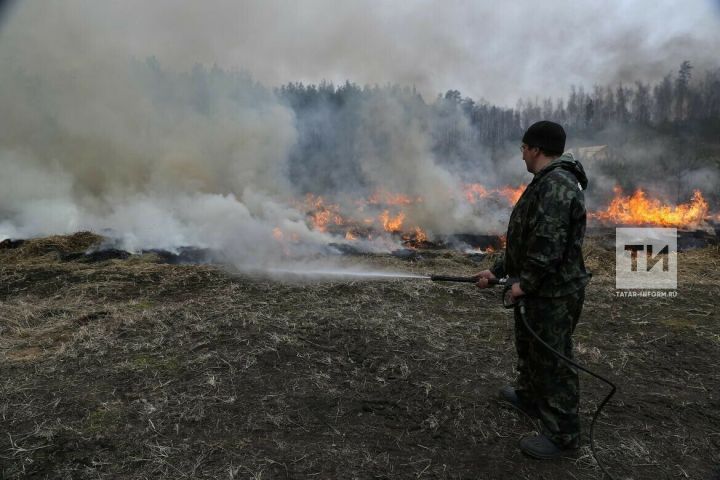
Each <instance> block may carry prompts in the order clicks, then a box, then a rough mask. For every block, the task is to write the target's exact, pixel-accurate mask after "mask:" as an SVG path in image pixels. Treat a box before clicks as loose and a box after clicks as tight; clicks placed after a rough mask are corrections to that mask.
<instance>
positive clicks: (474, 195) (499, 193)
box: [463, 183, 527, 205]
mask: <svg viewBox="0 0 720 480" xmlns="http://www.w3.org/2000/svg"><path fill="white" fill-rule="evenodd" d="M526 187H527V185H526V184H524V183H522V184H520V186H518V187H510V186H505V187H499V188H492V189H488V188H486V187H485V186H483V185H482V184H480V183H467V184H465V185H463V190H464V192H465V198H466V199H467V201H468V202H470V203H473V204H474V203H477V202H478V200H480V199H481V198H488V197H494V196H496V197H502V198H504V199H505V200H506V201H507V202H508V203H509V204H510V205H515V204H516V203H517V201H518V200H520V196H521V195H522V194H523V192H524V191H525V188H526Z"/></svg>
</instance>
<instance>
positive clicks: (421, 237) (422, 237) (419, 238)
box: [415, 227, 428, 243]
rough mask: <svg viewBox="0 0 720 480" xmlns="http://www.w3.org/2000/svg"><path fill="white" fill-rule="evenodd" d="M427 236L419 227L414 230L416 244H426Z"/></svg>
mask: <svg viewBox="0 0 720 480" xmlns="http://www.w3.org/2000/svg"><path fill="white" fill-rule="evenodd" d="M427 239H428V237H427V234H426V233H425V232H424V231H423V230H422V228H420V227H416V228H415V241H416V242H418V243H422V242H427Z"/></svg>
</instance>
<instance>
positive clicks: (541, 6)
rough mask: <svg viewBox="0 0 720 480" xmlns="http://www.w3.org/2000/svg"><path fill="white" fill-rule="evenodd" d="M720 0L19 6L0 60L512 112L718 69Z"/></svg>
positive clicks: (283, 0) (158, 1) (11, 13)
mask: <svg viewBox="0 0 720 480" xmlns="http://www.w3.org/2000/svg"><path fill="white" fill-rule="evenodd" d="M719 5H720V2H718V1H717V0H715V1H711V0H688V1H685V2H677V1H674V0H660V1H652V2H650V1H627V0H624V1H619V0H610V1H605V2H594V1H586V0H583V1H546V2H542V3H539V2H535V1H532V0H516V1H513V2H503V3H501V2H488V1H460V0H455V1H452V0H450V1H448V0H444V1H439V0H413V1H404V2H393V1H387V0H361V1H345V2H337V1H331V0H304V1H291V0H263V1H253V2H250V1H237V0H209V1H203V2H197V1H188V0H154V1H152V2H147V1H142V0H124V1H122V2H109V1H97V0H63V1H62V2H45V1H40V0H25V1H21V2H16V3H15V4H14V8H11V9H9V10H8V11H7V12H6V14H5V15H4V20H3V25H2V27H1V28H0V54H2V53H3V51H4V53H11V54H12V55H15V56H16V57H18V58H20V59H22V60H23V61H25V62H28V63H29V64H32V63H33V62H34V63H35V64H36V65H37V64H38V62H40V63H42V62H47V61H53V59H58V58H62V61H63V62H64V64H65V65H66V66H67V67H69V68H72V67H80V68H81V67H83V66H87V65H92V64H96V65H97V67H98V68H101V66H102V65H103V63H104V62H108V61H112V60H119V59H124V58H126V57H127V56H132V57H136V58H145V57H148V56H151V55H154V56H156V57H157V58H158V59H159V60H160V62H161V63H162V64H163V65H166V66H170V67H172V68H177V69H181V70H182V69H189V68H191V67H192V65H194V64H195V63H201V64H204V65H212V64H217V65H219V66H220V67H222V68H224V69H244V70H247V71H249V72H250V73H251V74H252V75H253V76H254V78H256V79H257V80H259V81H260V82H262V83H263V84H265V85H267V86H271V87H272V86H278V85H280V84H283V83H287V82H292V81H303V82H305V83H317V82H319V81H321V80H329V81H333V82H335V83H340V82H344V81H345V80H351V81H353V82H356V83H358V84H361V85H363V84H380V85H383V84H387V83H397V84H401V85H415V86H416V87H417V88H418V89H419V91H420V92H421V93H423V95H424V96H425V97H426V100H431V99H432V98H433V97H434V96H435V95H437V94H438V93H442V92H445V91H447V90H449V89H457V90H460V92H461V93H462V94H463V95H466V96H471V97H473V98H475V99H479V98H484V99H486V100H488V101H490V102H492V103H496V104H500V105H505V106H514V105H515V103H516V102H517V100H518V99H519V98H534V97H540V98H543V97H546V96H552V97H559V96H565V95H566V94H567V93H568V91H569V89H570V86H571V85H578V86H579V85H582V86H585V87H586V88H590V87H592V86H593V85H594V84H608V83H610V84H614V83H617V82H634V81H636V80H640V81H657V79H658V78H661V77H662V76H664V75H666V74H668V73H673V74H674V73H675V72H676V71H677V69H678V66H679V65H680V63H681V62H682V61H683V60H690V61H691V62H692V63H693V65H694V66H695V73H696V74H698V73H701V72H702V71H703V70H704V69H706V68H717V64H714V63H713V62H714V61H715V59H716V58H717V57H716V51H717V47H718V46H719V45H720V6H719Z"/></svg>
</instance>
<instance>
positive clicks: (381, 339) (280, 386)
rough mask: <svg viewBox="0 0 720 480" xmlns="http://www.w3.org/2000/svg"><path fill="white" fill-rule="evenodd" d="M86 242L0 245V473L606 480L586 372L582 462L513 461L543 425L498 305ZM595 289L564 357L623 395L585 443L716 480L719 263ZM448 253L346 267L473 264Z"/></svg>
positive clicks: (640, 473)
mask: <svg viewBox="0 0 720 480" xmlns="http://www.w3.org/2000/svg"><path fill="white" fill-rule="evenodd" d="M100 241H101V239H100V237H97V236H95V235H93V234H90V233H79V234H76V235H72V236H67V237H51V238H47V239H35V240H29V241H26V242H24V243H22V244H20V245H17V246H15V247H13V248H7V249H2V250H0V418H1V420H0V422H1V423H0V478H8V479H10V478H52V479H56V478H59V479H90V478H92V479H97V478H137V479H141V478H153V479H170V478H172V479H177V478H212V479H215V478H229V479H235V478H243V479H247V478H250V479H261V478H262V479H275V478H279V479H305V478H309V479H312V478H348V479H349V478H357V479H378V478H414V479H418V478H447V479H461V478H463V479H465V478H467V479H470V478H473V479H475V478H487V479H505V478H508V479H509V478H512V479H537V478H544V479H600V478H603V477H602V474H601V471H600V470H599V468H598V466H597V464H596V462H595V460H594V459H593V457H592V455H591V453H590V448H589V444H588V426H589V423H590V420H591V418H592V414H593V412H594V410H595V407H596V405H597V403H598V402H599V401H600V400H601V399H602V398H603V397H604V395H605V394H606V392H607V387H606V386H605V385H603V384H601V383H599V382H598V381H596V380H594V379H592V378H590V377H587V376H584V375H583V376H581V388H582V399H581V407H580V410H581V417H582V422H583V441H582V445H581V448H580V449H579V450H578V451H576V452H573V453H569V454H568V455H567V456H565V457H563V458H561V459H558V460H554V461H537V460H532V459H530V458H527V457H525V456H524V455H523V454H522V453H521V452H520V451H519V450H518V440H519V439H520V438H521V437H522V436H524V435H528V434H531V433H532V432H533V431H535V428H536V426H535V425H533V423H532V422H531V421H530V420H529V419H527V418H525V417H521V416H519V415H518V413H517V412H515V411H514V410H511V409H508V408H506V407H505V406H503V405H502V404H500V403H499V402H498V401H497V400H496V396H497V391H498V390H499V389H500V388H501V387H502V386H504V385H507V384H510V383H512V381H513V377H514V371H513V365H514V362H515V353H514V346H513V327H512V318H511V313H510V311H508V310H505V309H504V308H502V306H501V304H500V298H499V291H497V290H485V291H481V290H478V289H476V288H475V287H473V286H472V285H471V284H440V283H432V282H429V281H427V280H420V279H403V280H394V279H390V280H379V281H345V280H344V281H315V282H309V281H304V282H302V283H301V282H293V281H290V280H288V279H285V281H283V280H280V279H277V278H267V277H258V276H248V275H245V274H240V273H237V272H235V273H233V272H231V271H230V270H228V269H224V268H222V267H218V266H208V265H168V264H164V263H162V259H160V258H159V257H158V256H154V255H152V254H145V255H132V256H130V257H128V258H114V259H108V260H107V261H99V262H95V263H88V262H82V261H74V260H68V258H77V257H72V256H70V257H68V256H67V255H68V254H72V253H81V252H84V251H86V250H87V249H88V248H90V247H91V246H92V245H96V244H98V243H99V242H100ZM585 252H586V260H587V263H588V265H589V266H590V268H591V269H592V270H593V273H594V277H593V281H592V282H591V284H590V286H589V287H588V290H587V296H586V303H585V310H584V313H583V316H582V319H581V323H580V325H579V326H578V329H577V330H576V333H575V345H576V358H577V359H578V360H579V361H580V362H581V363H582V364H583V365H585V366H587V367H589V368H590V369H592V370H594V371H597V372H598V373H600V374H601V375H604V376H606V377H608V378H610V379H611V380H612V381H614V382H615V383H616V384H617V386H618V393H617V394H616V396H615V397H614V398H613V399H612V401H611V402H610V403H609V404H608V405H607V406H606V408H605V409H604V410H603V412H602V414H601V416H600V418H599V420H598V425H597V427H596V431H595V442H596V448H597V452H598V456H599V457H600V459H601V461H602V462H604V464H605V465H606V466H607V468H608V470H609V471H610V472H611V473H612V474H613V475H614V476H615V478H633V479H653V480H657V479H663V478H693V479H711V478H720V469H719V468H718V465H720V314H718V311H717V305H718V301H717V299H718V298H720V268H719V267H720V250H719V249H718V246H709V247H706V248H702V249H697V250H692V251H687V252H683V253H681V254H679V261H678V265H679V271H680V280H679V288H678V295H677V297H676V298H648V297H638V298H620V297H616V296H615V284H614V281H615V280H614V271H613V268H614V267H613V266H614V258H613V255H614V253H613V252H612V251H609V250H607V249H606V247H604V246H603V245H602V243H601V242H598V243H594V242H593V240H592V238H591V239H589V240H588V245H587V248H586V250H585ZM492 261H493V258H492V255H491V256H488V257H486V258H483V259H482V260H478V257H477V256H476V257H470V256H467V255H463V254H461V253H458V252H452V251H437V250H435V251H433V253H432V254H431V255H430V254H423V253H422V252H421V255H420V256H415V257H412V258H399V257H393V256H389V255H364V256H357V255H354V256H348V257H340V258H338V262H341V263H342V262H345V263H348V264H353V265H357V264H362V265H365V266H367V267H369V268H378V269H383V270H388V271H403V272H409V273H444V274H453V275H463V274H470V273H475V272H477V271H479V270H481V269H483V268H486V267H487V265H489V264H490V263H491V262H492Z"/></svg>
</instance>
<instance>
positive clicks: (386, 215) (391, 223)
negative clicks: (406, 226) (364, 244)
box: [379, 210, 405, 232]
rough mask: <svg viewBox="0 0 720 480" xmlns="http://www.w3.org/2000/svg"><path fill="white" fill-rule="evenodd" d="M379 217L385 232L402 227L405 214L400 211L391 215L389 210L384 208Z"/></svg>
mask: <svg viewBox="0 0 720 480" xmlns="http://www.w3.org/2000/svg"><path fill="white" fill-rule="evenodd" d="M379 218H380V221H381V222H382V226H383V228H384V229H385V231H386V232H399V231H400V230H401V229H402V224H403V221H404V220H405V214H404V213H403V212H400V213H398V214H397V215H396V216H394V217H391V216H390V212H389V211H388V210H385V211H383V212H382V213H381V214H380V217H379Z"/></svg>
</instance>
